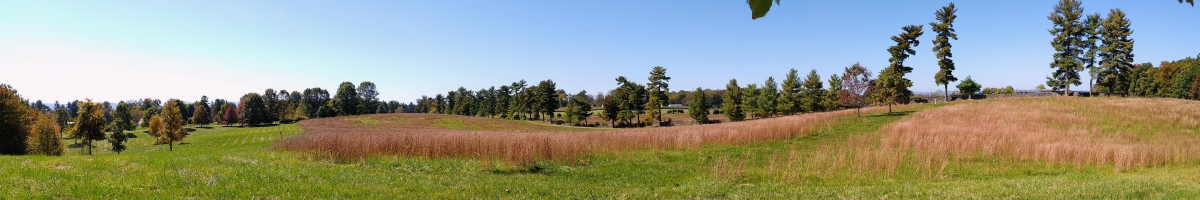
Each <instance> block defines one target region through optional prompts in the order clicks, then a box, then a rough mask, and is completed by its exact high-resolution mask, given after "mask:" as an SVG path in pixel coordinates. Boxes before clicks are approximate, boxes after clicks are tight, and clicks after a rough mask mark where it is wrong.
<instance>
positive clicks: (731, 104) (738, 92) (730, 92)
mask: <svg viewBox="0 0 1200 200" xmlns="http://www.w3.org/2000/svg"><path fill="white" fill-rule="evenodd" d="M723 97H724V99H725V100H724V102H723V103H721V110H722V111H724V115H725V118H729V121H735V122H736V121H742V120H744V119H746V113H745V111H743V110H742V104H743V103H744V102H743V98H742V88H741V86H738V83H737V79H729V84H727V85H725V94H724V95H723Z"/></svg>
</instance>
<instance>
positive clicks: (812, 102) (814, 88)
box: [800, 69, 825, 112]
mask: <svg viewBox="0 0 1200 200" xmlns="http://www.w3.org/2000/svg"><path fill="white" fill-rule="evenodd" d="M824 87H825V85H824V83H821V76H820V75H817V70H816V69H813V70H812V71H809V72H808V76H807V77H804V83H803V84H802V90H803V91H804V92H803V93H802V95H801V96H800V103H801V105H803V107H802V108H803V109H804V111H805V112H818V111H821V110H824V108H822V107H821V101H822V100H823V99H824V98H825V97H824V96H825V89H823V88H824Z"/></svg>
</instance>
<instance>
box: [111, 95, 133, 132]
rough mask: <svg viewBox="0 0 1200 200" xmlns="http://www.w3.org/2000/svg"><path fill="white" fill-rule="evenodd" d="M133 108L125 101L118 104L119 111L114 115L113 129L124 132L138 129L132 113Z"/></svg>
mask: <svg viewBox="0 0 1200 200" xmlns="http://www.w3.org/2000/svg"><path fill="white" fill-rule="evenodd" d="M132 109H133V106H130V105H129V104H127V103H125V101H120V102H117V109H116V110H115V112H114V113H113V118H114V120H113V128H115V129H117V130H122V131H132V130H134V129H136V128H137V126H136V125H134V118H133V112H132Z"/></svg>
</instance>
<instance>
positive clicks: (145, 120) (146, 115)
mask: <svg viewBox="0 0 1200 200" xmlns="http://www.w3.org/2000/svg"><path fill="white" fill-rule="evenodd" d="M157 115H158V109H156V108H153V107H150V108H146V109H145V111H142V127H149V126H150V124H149V123H150V117H153V116H157Z"/></svg>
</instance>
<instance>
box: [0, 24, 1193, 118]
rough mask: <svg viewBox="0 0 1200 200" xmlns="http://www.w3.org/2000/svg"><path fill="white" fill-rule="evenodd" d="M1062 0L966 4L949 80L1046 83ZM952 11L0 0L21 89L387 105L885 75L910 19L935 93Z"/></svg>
mask: <svg viewBox="0 0 1200 200" xmlns="http://www.w3.org/2000/svg"><path fill="white" fill-rule="evenodd" d="M1056 2H1057V1H1050V0H1046V1H969V2H956V4H957V7H958V8H959V12H958V19H957V22H956V23H955V28H956V29H957V30H958V35H959V40H957V41H952V44H953V45H954V48H953V51H954V55H955V57H954V60H955V62H956V63H957V66H958V70H957V71H955V72H954V74H956V75H958V76H959V77H960V78H965V77H966V76H967V75H970V76H972V77H973V78H974V79H975V80H977V81H978V82H980V83H981V84H983V85H984V86H985V87H1003V86H1008V85H1011V86H1013V87H1015V88H1018V89H1032V88H1033V87H1034V86H1036V85H1038V84H1041V83H1044V81H1045V76H1046V75H1047V74H1049V73H1050V72H1051V69H1050V68H1049V67H1048V63H1049V62H1050V60H1051V55H1052V53H1053V49H1052V48H1051V47H1050V44H1049V42H1050V39H1051V35H1050V34H1049V33H1048V32H1047V31H1046V30H1047V29H1049V28H1051V24H1050V22H1049V21H1048V20H1047V19H1046V16H1047V15H1048V14H1050V12H1051V11H1052V7H1053V6H1054V4H1055V3H1056ZM948 3H949V1H794V0H784V1H783V2H782V5H778V6H776V7H774V8H773V9H772V10H771V12H770V14H768V15H767V17H765V18H761V19H758V20H750V11H749V9H748V8H747V6H746V4H745V2H744V1H740V0H735V1H686V0H664V1H633V0H628V1H625V0H620V1H475V0H468V1H0V82H3V83H7V84H10V85H13V86H14V87H15V88H16V89H18V91H19V92H20V93H21V94H22V95H23V96H24V97H25V98H29V99H40V100H44V101H48V102H53V101H55V100H60V101H66V100H73V99H83V98H92V99H96V100H108V101H114V102H115V101H118V100H126V99H135V98H144V97H152V98H161V99H168V98H179V99H183V100H186V101H193V100H198V99H199V98H200V96H201V95H208V96H209V97H210V98H225V99H236V98H238V97H240V96H241V95H242V94H245V93H248V92H262V91H263V90H264V89H266V88H274V89H276V90H279V89H286V90H289V91H290V90H302V89H303V88H309V87H322V88H326V89H329V90H331V92H332V90H334V89H335V88H336V86H337V85H338V84H339V83H341V82H343V81H350V82H354V83H356V84H357V83H358V82H361V81H373V82H375V83H376V84H377V85H378V88H379V90H380V92H381V95H380V97H381V98H382V99H385V100H399V101H402V102H408V101H412V100H413V99H415V98H418V97H420V96H421V95H433V94H436V93H444V92H445V91H449V90H453V89H456V88H458V87H459V86H464V87H466V88H468V89H479V88H485V87H488V86H496V85H502V84H509V83H511V82H513V81H517V80H521V79H525V80H526V81H529V82H536V81H538V80H543V79H553V80H554V81H555V82H557V83H558V88H560V89H565V90H567V91H568V92H570V93H575V92H577V91H579V90H587V91H588V92H589V93H591V94H595V93H596V92H599V91H607V90H610V89H612V88H613V87H615V86H616V82H615V81H614V80H613V79H614V78H616V77H617V76H626V77H629V78H630V79H632V80H636V81H638V82H640V83H644V82H646V81H645V80H646V77H647V75H648V73H649V71H650V69H651V68H652V67H654V66H664V67H666V68H667V69H668V76H671V77H672V78H673V79H672V80H671V86H672V87H671V89H672V90H692V89H695V88H696V87H705V88H723V87H724V85H725V84H726V83H727V82H728V81H729V79H731V78H736V79H738V81H739V82H740V83H742V84H743V85H744V84H748V83H760V84H761V83H762V82H763V81H764V80H766V79H767V77H769V76H773V77H775V78H776V79H777V80H781V79H782V76H784V74H785V73H786V72H787V71H788V69H790V68H795V69H797V70H800V71H801V72H802V73H804V72H807V71H808V70H810V69H816V70H817V71H818V73H819V74H820V75H821V76H822V78H823V79H827V78H828V76H829V75H830V74H831V73H841V70H842V68H843V67H846V66H849V65H851V64H853V63H856V62H860V63H862V64H863V65H864V66H866V67H868V68H870V69H871V70H873V71H876V72H878V70H880V69H882V68H883V67H885V66H886V65H887V59H888V57H889V54H888V53H887V51H886V49H887V48H888V47H889V46H891V45H893V44H894V43H893V42H892V41H891V40H889V37H890V36H892V35H896V34H898V33H900V27H902V26H905V25H910V24H917V25H926V27H925V32H926V33H925V35H924V36H922V37H921V38H920V40H921V41H922V42H921V45H920V46H918V47H917V48H916V49H917V52H918V53H917V55H916V56H914V57H912V58H911V59H910V60H909V61H908V62H907V64H908V65H911V66H912V67H914V68H915V70H914V71H913V73H911V74H908V75H907V77H908V78H909V79H911V80H913V81H914V86H913V90H914V91H916V92H930V91H934V90H937V89H940V88H941V86H937V85H935V84H934V83H933V75H934V73H935V72H936V71H937V65H936V64H935V58H934V54H933V52H932V50H931V48H932V42H930V41H931V40H932V39H933V33H932V32H931V31H930V30H929V27H928V25H927V24H928V23H929V22H931V21H933V20H934V16H933V13H934V10H936V9H938V8H939V7H941V6H944V5H946V4H948ZM1083 5H1084V7H1085V12H1086V13H1102V14H1103V13H1107V12H1108V10H1109V9H1111V8H1121V9H1122V10H1123V11H1125V12H1126V13H1127V16H1128V17H1129V18H1130V19H1131V20H1132V22H1133V29H1134V33H1133V38H1134V39H1135V40H1136V43H1135V47H1134V53H1135V55H1136V58H1135V60H1136V61H1137V62H1139V63H1141V62H1153V63H1158V62H1160V61H1163V60H1176V59H1180V58H1184V57H1188V56H1196V55H1197V54H1198V53H1200V37H1196V34H1197V33H1200V26H1196V19H1200V8H1197V7H1192V6H1189V5H1187V4H1179V3H1178V2H1176V1H1174V0H1152V1H1117V0H1113V1H1098V0H1085V1H1084V2H1083ZM1084 86H1086V83H1085V84H1084ZM1079 88H1082V87H1079Z"/></svg>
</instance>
